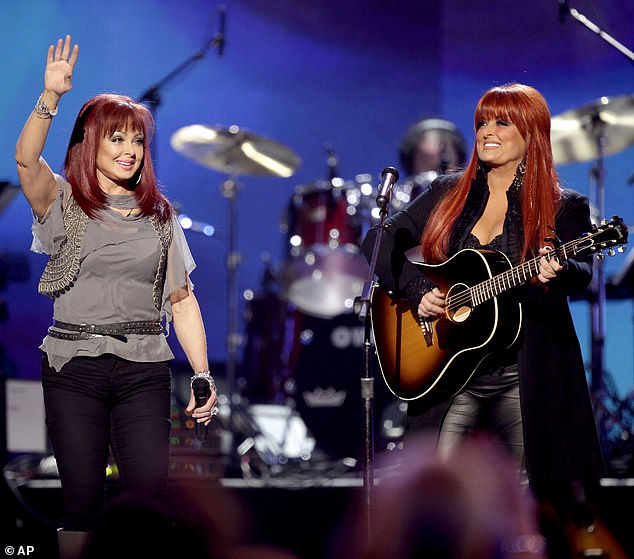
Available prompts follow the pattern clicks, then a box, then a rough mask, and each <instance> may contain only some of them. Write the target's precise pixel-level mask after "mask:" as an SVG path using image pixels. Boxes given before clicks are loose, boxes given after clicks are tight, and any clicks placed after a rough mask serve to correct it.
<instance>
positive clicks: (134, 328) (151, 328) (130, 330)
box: [48, 320, 163, 341]
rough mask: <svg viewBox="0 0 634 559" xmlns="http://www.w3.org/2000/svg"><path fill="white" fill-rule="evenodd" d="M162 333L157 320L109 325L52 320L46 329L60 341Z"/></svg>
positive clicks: (112, 323)
mask: <svg viewBox="0 0 634 559" xmlns="http://www.w3.org/2000/svg"><path fill="white" fill-rule="evenodd" d="M54 328H61V329H63V330H70V332H60V331H59V330H55V329H54ZM162 333H163V328H162V327H161V323H160V321H158V320H137V321H133V322H111V323H110V324H72V323H70V322H62V321H60V320H53V326H52V327H51V328H49V329H48V335H49V336H51V337H53V338H59V339H62V340H89V339H91V338H101V337H103V336H111V337H113V338H123V340H124V341H125V337H126V336H127V335H128V334H150V335H158V334H162Z"/></svg>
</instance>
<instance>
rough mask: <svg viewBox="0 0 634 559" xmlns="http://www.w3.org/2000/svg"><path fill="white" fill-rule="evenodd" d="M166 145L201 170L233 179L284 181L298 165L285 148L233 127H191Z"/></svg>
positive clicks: (179, 132)
mask: <svg viewBox="0 0 634 559" xmlns="http://www.w3.org/2000/svg"><path fill="white" fill-rule="evenodd" d="M170 143H171V145H172V148H174V150H175V151H177V152H178V153H180V154H181V155H184V156H185V157H187V158H188V159H192V160H194V161H196V162H197V163H199V164H200V165H202V166H203V167H208V168H210V169H215V170H217V171H222V172H224V173H227V174H229V175H234V176H235V175H248V176H255V177H270V176H274V177H284V178H288V177H290V176H292V175H293V173H295V170H296V169H297V167H299V165H300V163H301V159H300V158H299V157H298V156H297V155H296V154H295V153H294V152H293V151H292V150H291V149H289V148H287V147H286V146H283V145H282V144H280V143H278V142H275V141H273V140H270V139H268V138H264V137H262V136H256V135H255V134H253V133H251V132H248V131H246V130H242V129H240V128H238V127H237V126H230V127H229V128H224V127H222V126H206V125H203V124H192V125H190V126H185V127H183V128H180V129H179V130H177V131H176V132H174V134H172V137H171V141H170Z"/></svg>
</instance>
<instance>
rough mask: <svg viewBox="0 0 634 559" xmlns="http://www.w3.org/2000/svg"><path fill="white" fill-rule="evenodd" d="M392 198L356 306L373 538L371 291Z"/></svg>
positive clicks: (384, 208) (365, 479) (383, 213)
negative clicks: (360, 335)
mask: <svg viewBox="0 0 634 559" xmlns="http://www.w3.org/2000/svg"><path fill="white" fill-rule="evenodd" d="M390 198H391V189H390V191H389V192H388V194H387V196H386V197H385V198H384V199H382V200H377V205H378V206H379V207H380V212H379V226H378V231H377V235H376V238H375V240H374V247H373V249H372V257H371V259H370V268H369V270H368V276H367V279H366V281H365V282H364V284H363V290H362V292H361V295H359V297H357V298H356V299H355V302H354V308H355V311H356V312H357V314H358V316H359V320H361V321H362V322H363V323H364V326H365V331H364V340H363V350H364V376H363V377H362V378H361V403H362V407H363V410H362V412H363V429H364V447H363V450H364V452H363V489H364V503H365V507H366V508H365V512H366V517H365V523H366V524H365V529H366V537H368V538H369V536H370V534H371V529H372V507H371V505H372V490H373V488H374V409H373V405H374V378H373V376H372V326H371V316H370V310H371V301H370V295H371V292H372V288H373V286H374V270H375V269H376V261H377V258H378V254H379V249H380V247H381V239H382V237H383V232H384V230H385V220H386V218H387V214H388V205H389V202H390Z"/></svg>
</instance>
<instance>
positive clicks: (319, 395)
mask: <svg viewBox="0 0 634 559" xmlns="http://www.w3.org/2000/svg"><path fill="white" fill-rule="evenodd" d="M302 396H303V397H304V402H305V403H306V405H307V406H308V407H309V408H340V407H341V406H343V403H344V401H345V399H346V396H347V392H346V391H345V390H336V389H335V388H333V387H332V386H329V387H328V388H320V387H317V388H315V389H314V390H304V392H302Z"/></svg>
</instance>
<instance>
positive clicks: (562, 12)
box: [558, 0, 570, 23]
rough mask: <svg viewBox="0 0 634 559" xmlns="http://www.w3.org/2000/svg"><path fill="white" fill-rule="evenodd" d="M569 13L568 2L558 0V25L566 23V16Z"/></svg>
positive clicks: (566, 0)
mask: <svg viewBox="0 0 634 559" xmlns="http://www.w3.org/2000/svg"><path fill="white" fill-rule="evenodd" d="M569 13H570V8H569V7H568V0H559V17H558V19H559V23H564V21H566V16H567V15H568V14H569Z"/></svg>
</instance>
